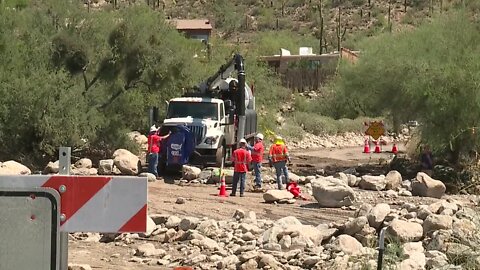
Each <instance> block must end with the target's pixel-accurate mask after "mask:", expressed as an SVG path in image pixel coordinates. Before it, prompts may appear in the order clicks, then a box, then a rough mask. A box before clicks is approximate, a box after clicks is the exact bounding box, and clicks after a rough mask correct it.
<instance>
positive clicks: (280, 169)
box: [273, 160, 288, 189]
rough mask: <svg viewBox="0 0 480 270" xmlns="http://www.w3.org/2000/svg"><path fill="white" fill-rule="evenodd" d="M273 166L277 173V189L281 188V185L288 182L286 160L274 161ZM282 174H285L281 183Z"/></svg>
mask: <svg viewBox="0 0 480 270" xmlns="http://www.w3.org/2000/svg"><path fill="white" fill-rule="evenodd" d="M273 166H274V167H275V172H276V174H277V185H278V189H283V185H284V184H286V183H288V169H287V161H286V160H284V161H278V162H274V163H273ZM282 174H283V175H284V176H285V178H284V181H283V183H282Z"/></svg>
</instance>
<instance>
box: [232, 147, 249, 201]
mask: <svg viewBox="0 0 480 270" xmlns="http://www.w3.org/2000/svg"><path fill="white" fill-rule="evenodd" d="M239 146H240V148H238V149H237V150H235V151H233V154H232V162H233V164H234V169H233V183H232V193H230V196H235V193H237V185H238V182H240V197H243V193H244V192H245V178H246V176H247V172H248V163H250V162H252V156H251V155H250V152H249V151H248V150H247V141H246V140H245V139H241V140H240V145H239Z"/></svg>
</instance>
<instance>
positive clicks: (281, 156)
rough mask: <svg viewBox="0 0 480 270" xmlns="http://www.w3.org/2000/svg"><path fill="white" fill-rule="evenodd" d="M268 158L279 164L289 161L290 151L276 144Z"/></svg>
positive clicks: (282, 145)
mask: <svg viewBox="0 0 480 270" xmlns="http://www.w3.org/2000/svg"><path fill="white" fill-rule="evenodd" d="M268 158H269V159H271V160H272V161H273V162H279V161H284V160H287V158H288V149H287V147H286V146H285V145H284V144H274V145H272V146H271V147H270V152H269V153H268Z"/></svg>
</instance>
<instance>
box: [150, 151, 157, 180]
mask: <svg viewBox="0 0 480 270" xmlns="http://www.w3.org/2000/svg"><path fill="white" fill-rule="evenodd" d="M157 167H158V153H150V154H148V172H149V173H151V174H153V175H155V176H156V177H158V172H157Z"/></svg>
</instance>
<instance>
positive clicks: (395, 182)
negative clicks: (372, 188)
mask: <svg viewBox="0 0 480 270" xmlns="http://www.w3.org/2000/svg"><path fill="white" fill-rule="evenodd" d="M402 181H403V180H402V175H401V174H400V173H399V172H397V171H390V172H389V173H388V174H387V175H386V176H385V182H386V186H385V188H386V189H392V190H398V189H399V188H400V187H401V186H402Z"/></svg>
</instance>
